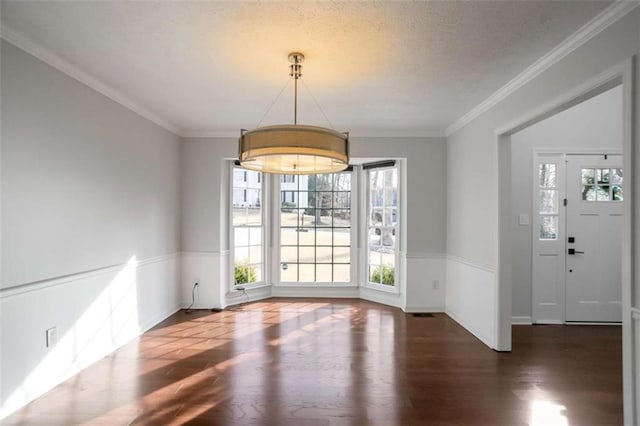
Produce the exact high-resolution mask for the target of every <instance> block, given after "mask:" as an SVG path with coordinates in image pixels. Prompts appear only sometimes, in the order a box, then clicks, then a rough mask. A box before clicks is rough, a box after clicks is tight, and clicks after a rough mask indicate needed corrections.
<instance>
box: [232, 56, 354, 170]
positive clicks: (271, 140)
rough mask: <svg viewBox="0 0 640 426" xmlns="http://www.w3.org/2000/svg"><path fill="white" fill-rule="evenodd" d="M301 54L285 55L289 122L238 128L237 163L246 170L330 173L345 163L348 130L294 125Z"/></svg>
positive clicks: (296, 117) (296, 111)
mask: <svg viewBox="0 0 640 426" xmlns="http://www.w3.org/2000/svg"><path fill="white" fill-rule="evenodd" d="M302 61H304V55H303V54H302V53H299V52H293V53H290V54H289V62H291V65H290V66H289V68H290V70H291V71H290V73H289V75H290V76H291V77H293V79H294V102H293V124H278V125H274V126H265V127H258V128H257V129H254V130H245V129H242V130H241V132H240V141H239V160H240V165H241V166H242V167H244V168H246V169H249V170H256V171H259V172H265V173H278V174H286V175H309V174H320V173H333V172H339V171H341V170H344V169H346V168H347V166H348V165H349V133H340V132H336V131H335V130H332V129H328V128H325V127H317V126H306V125H301V124H298V79H300V77H302V65H300V64H301V63H302Z"/></svg>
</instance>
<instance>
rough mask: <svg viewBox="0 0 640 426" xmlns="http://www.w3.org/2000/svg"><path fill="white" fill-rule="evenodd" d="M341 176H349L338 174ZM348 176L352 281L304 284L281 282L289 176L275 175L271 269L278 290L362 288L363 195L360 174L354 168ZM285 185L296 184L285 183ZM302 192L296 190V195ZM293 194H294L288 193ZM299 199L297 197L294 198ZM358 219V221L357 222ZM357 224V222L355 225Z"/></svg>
mask: <svg viewBox="0 0 640 426" xmlns="http://www.w3.org/2000/svg"><path fill="white" fill-rule="evenodd" d="M338 173H345V171H343V172H338ZM346 173H351V190H350V192H351V196H350V211H351V222H350V243H349V256H350V263H349V265H350V266H349V275H350V279H349V281H347V282H327V281H318V282H315V281H314V282H300V281H281V279H280V268H281V253H280V229H281V226H282V224H281V215H280V203H281V201H282V194H283V192H282V191H281V188H282V185H281V183H282V182H281V176H288V175H273V178H272V180H271V184H272V188H273V190H272V194H271V197H270V198H271V200H272V202H273V204H272V208H271V210H270V212H272V215H273V217H272V226H271V227H270V232H272V241H273V247H272V251H271V260H272V261H271V266H272V275H271V283H272V284H273V286H274V287H281V288H287V287H288V288H291V287H309V288H348V287H358V276H359V273H358V272H359V266H358V265H359V263H360V262H359V257H358V249H359V247H358V243H357V241H358V240H357V238H358V229H359V226H360V222H361V221H360V217H359V210H358V203H357V197H358V194H359V173H357V170H356V169H355V168H352V170H350V171H346ZM295 181H296V183H297V185H299V181H298V180H297V179H295ZM284 183H293V182H288V181H286V180H285V182H284ZM297 191H299V189H298V190H296V191H293V193H294V194H295V192H297ZM286 192H287V193H289V192H290V191H288V190H287V191H286ZM294 198H295V195H294ZM354 218H355V220H354ZM354 222H355V223H354ZM331 264H333V263H331Z"/></svg>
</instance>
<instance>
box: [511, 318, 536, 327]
mask: <svg viewBox="0 0 640 426" xmlns="http://www.w3.org/2000/svg"><path fill="white" fill-rule="evenodd" d="M532 324H533V322H531V317H528V316H514V317H511V325H532Z"/></svg>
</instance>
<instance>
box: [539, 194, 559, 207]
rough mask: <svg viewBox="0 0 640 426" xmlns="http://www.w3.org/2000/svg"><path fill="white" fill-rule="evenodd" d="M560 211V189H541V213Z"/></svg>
mask: <svg viewBox="0 0 640 426" xmlns="http://www.w3.org/2000/svg"><path fill="white" fill-rule="evenodd" d="M557 211H558V191H557V190H555V189H543V190H541V191H540V213H556V212H557Z"/></svg>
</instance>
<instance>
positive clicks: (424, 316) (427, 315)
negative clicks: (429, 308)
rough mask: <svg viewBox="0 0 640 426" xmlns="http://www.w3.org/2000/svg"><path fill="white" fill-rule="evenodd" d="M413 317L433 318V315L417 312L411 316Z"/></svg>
mask: <svg viewBox="0 0 640 426" xmlns="http://www.w3.org/2000/svg"><path fill="white" fill-rule="evenodd" d="M413 316H414V317H416V318H433V314H430V313H428V312H418V313H415V314H413Z"/></svg>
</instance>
